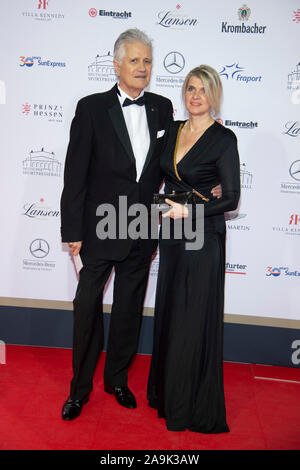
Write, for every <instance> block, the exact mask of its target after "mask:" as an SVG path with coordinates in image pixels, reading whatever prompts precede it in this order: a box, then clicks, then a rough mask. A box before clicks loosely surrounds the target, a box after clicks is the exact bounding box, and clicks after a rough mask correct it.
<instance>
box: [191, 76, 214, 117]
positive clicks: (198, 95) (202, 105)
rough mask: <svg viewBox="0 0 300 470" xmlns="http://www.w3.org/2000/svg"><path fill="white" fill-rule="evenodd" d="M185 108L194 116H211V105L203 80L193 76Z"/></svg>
mask: <svg viewBox="0 0 300 470" xmlns="http://www.w3.org/2000/svg"><path fill="white" fill-rule="evenodd" d="M185 107H186V109H187V110H188V112H189V114H190V115H192V116H201V115H203V116H204V115H207V114H210V108H211V106H210V103H209V101H208V99H207V96H206V94H205V90H204V86H203V82H202V80H201V78H198V77H195V76H192V77H191V78H190V80H189V82H188V84H187V87H186V92H185Z"/></svg>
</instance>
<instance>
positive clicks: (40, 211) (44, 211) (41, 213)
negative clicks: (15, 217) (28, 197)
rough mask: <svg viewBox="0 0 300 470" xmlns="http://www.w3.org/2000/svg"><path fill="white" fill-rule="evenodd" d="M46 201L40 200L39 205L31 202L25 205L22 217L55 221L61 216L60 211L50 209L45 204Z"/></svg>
mask: <svg viewBox="0 0 300 470" xmlns="http://www.w3.org/2000/svg"><path fill="white" fill-rule="evenodd" d="M44 203H45V200H44V199H43V198H40V200H39V202H38V203H35V202H29V203H26V204H24V206H23V211H24V212H22V215H24V216H26V217H28V218H29V219H38V220H45V219H55V218H57V217H58V216H59V210H52V209H51V208H50V207H48V206H47V205H45V204H44Z"/></svg>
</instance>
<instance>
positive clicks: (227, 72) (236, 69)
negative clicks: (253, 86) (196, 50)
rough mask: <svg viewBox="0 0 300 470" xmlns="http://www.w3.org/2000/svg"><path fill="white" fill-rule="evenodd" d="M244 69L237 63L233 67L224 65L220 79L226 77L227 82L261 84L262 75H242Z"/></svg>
mask: <svg viewBox="0 0 300 470" xmlns="http://www.w3.org/2000/svg"><path fill="white" fill-rule="evenodd" d="M243 70H244V67H240V66H239V64H238V63H237V62H234V63H233V64H231V65H223V68H222V70H221V71H220V72H219V75H220V77H225V78H226V79H227V80H230V79H232V80H234V81H237V82H244V83H250V82H261V79H262V76H261V75H244V74H242V72H243Z"/></svg>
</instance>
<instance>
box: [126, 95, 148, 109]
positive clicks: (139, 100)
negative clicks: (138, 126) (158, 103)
mask: <svg viewBox="0 0 300 470" xmlns="http://www.w3.org/2000/svg"><path fill="white" fill-rule="evenodd" d="M131 104H138V105H139V106H143V105H144V104H145V98H144V96H141V97H140V98H138V99H137V100H130V99H129V98H126V99H125V101H124V103H123V107H125V106H130V105H131Z"/></svg>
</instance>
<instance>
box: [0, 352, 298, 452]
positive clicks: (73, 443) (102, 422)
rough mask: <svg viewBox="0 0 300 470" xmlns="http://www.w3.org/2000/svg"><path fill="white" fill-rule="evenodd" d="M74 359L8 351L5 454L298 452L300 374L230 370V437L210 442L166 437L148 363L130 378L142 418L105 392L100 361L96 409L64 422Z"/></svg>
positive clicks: (1, 423)
mask: <svg viewBox="0 0 300 470" xmlns="http://www.w3.org/2000/svg"><path fill="white" fill-rule="evenodd" d="M71 359H72V352H71V350H68V349H50V348H36V347H26V346H24V347H23V346H7V348H6V364H5V365H2V364H0V386H1V398H0V449H2V450H3V449H6V450H10V449H24V450H27V449H35V450H38V449H41V450H47V449H49V450H51V449H57V450H60V449H62V450H63V449H78V450H79V449H82V450H88V449H91V450H93V449H94V450H117V449H123V450H124V449H126V450H133V449H142V450H150V449H153V450H163V449H167V450H173V449H174V450H202V449H208V450H213V449H245V450H246V449H262V450H263V449H268V450H271V449H274V450H277V449H278V450H279V449H287V450H292V449H293V450H295V449H298V450H299V449H300V400H299V397H300V369H292V368H284V367H270V366H258V365H249V364H234V363H225V364H224V385H225V394H226V406H227V417H228V424H229V427H230V431H231V432H230V433H228V434H220V435H205V434H198V433H192V432H189V431H185V432H177V433H175V432H170V431H167V430H166V427H165V422H164V420H162V419H158V418H157V416H156V412H155V410H153V409H151V408H149V407H148V405H147V402H146V398H145V390H146V383H147V374H148V370H149V365H150V357H149V356H141V355H140V356H137V358H136V360H135V362H134V364H133V366H132V368H131V371H130V383H129V385H130V387H131V389H132V390H133V392H134V393H135V395H136V398H137V402H138V408H137V409H136V410H126V409H123V408H122V407H121V406H120V405H118V404H117V402H116V401H115V399H114V398H113V397H112V396H110V395H108V394H106V393H105V392H104V391H103V379H102V371H103V364H104V354H102V357H101V360H100V362H99V367H98V369H97V373H96V376H95V381H94V391H93V393H92V394H91V399H90V402H89V403H88V404H87V405H85V407H84V408H83V411H82V414H81V415H80V417H79V418H77V419H76V420H75V421H73V422H64V421H63V420H62V419H61V417H60V413H61V407H62V405H63V402H64V401H65V399H66V398H67V395H68V391H69V380H70V378H71ZM274 379H276V380H274Z"/></svg>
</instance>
